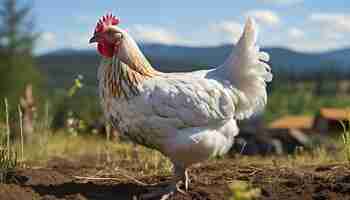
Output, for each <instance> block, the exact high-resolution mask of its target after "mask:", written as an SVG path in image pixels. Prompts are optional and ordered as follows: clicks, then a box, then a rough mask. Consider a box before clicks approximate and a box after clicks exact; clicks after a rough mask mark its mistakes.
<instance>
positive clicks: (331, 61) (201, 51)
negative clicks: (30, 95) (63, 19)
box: [38, 44, 350, 88]
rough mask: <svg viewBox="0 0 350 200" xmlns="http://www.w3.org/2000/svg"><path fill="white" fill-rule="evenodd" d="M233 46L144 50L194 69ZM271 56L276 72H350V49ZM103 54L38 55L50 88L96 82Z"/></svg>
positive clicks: (175, 67)
mask: <svg viewBox="0 0 350 200" xmlns="http://www.w3.org/2000/svg"><path fill="white" fill-rule="evenodd" d="M232 48H233V46H232V45H222V46H217V47H184V46H176V45H163V44H141V50H142V51H143V52H144V54H145V55H146V56H147V57H148V58H149V59H150V61H151V63H152V64H153V65H154V66H155V68H157V69H158V70H160V71H165V72H171V71H177V72H178V71H192V70H197V69H203V68H204V69H205V68H210V67H211V66H218V65H220V64H221V63H223V62H224V60H225V59H226V58H227V56H228V55H229V54H230V52H231V50H232ZM263 50H264V51H267V52H268V53H269V54H270V56H271V61H270V64H271V66H272V69H273V71H274V72H275V74H277V75H279V74H282V73H283V74H288V73H289V74H294V75H295V76H297V78H305V79H310V78H314V77H315V76H316V75H317V74H319V73H328V72H330V71H331V72H333V73H337V74H338V76H347V77H349V75H350V49H341V50H336V51H330V52H325V53H301V52H296V51H292V50H289V49H285V48H265V49H263ZM99 60H100V58H99V56H98V55H97V54H96V51H95V50H74V49H61V50H57V51H54V52H50V53H48V54H44V55H41V56H39V57H38V64H39V67H40V69H41V70H42V71H43V72H44V73H46V74H47V75H48V77H49V78H48V79H49V87H54V88H57V87H59V88H61V87H68V86H69V85H71V83H72V80H73V79H74V77H75V76H76V75H77V74H82V75H84V77H85V80H84V82H85V83H86V84H87V85H92V86H95V85H96V70H97V66H98V64H99Z"/></svg>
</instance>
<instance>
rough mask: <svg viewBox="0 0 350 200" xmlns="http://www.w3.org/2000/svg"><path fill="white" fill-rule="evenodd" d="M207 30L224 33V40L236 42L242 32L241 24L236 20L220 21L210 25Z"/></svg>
mask: <svg viewBox="0 0 350 200" xmlns="http://www.w3.org/2000/svg"><path fill="white" fill-rule="evenodd" d="M209 30H210V31H213V32H221V33H224V37H225V41H232V40H233V41H234V42H237V41H238V39H239V37H240V36H241V34H242V32H243V26H242V24H240V23H238V22H236V21H222V22H219V23H216V24H212V25H210V26H209Z"/></svg>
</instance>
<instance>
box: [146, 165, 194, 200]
mask: <svg viewBox="0 0 350 200" xmlns="http://www.w3.org/2000/svg"><path fill="white" fill-rule="evenodd" d="M183 180H184V181H185V185H187V186H186V187H187V188H188V175H187V171H185V168H184V167H181V166H179V165H174V178H173V180H172V182H171V183H170V184H169V185H168V186H167V187H165V188H160V189H158V190H156V191H153V192H150V193H146V194H143V195H141V199H142V200H151V199H154V198H160V199H161V200H166V199H168V198H170V196H172V195H174V194H175V193H176V192H180V193H182V194H185V193H186V192H185V191H183V190H182V189H180V188H179V183H181V181H183ZM186 190H187V189H186Z"/></svg>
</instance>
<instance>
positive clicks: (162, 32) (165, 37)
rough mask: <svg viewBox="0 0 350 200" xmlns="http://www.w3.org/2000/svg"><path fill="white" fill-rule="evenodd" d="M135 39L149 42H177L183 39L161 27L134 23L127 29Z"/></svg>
mask: <svg viewBox="0 0 350 200" xmlns="http://www.w3.org/2000/svg"><path fill="white" fill-rule="evenodd" d="M128 31H129V32H131V34H132V35H133V36H134V37H135V39H136V40H139V41H142V42H149V43H162V44H177V43H182V42H183V40H182V39H180V38H179V36H177V35H176V33H174V32H171V31H169V30H167V29H165V28H163V27H156V26H153V25H143V24H136V25H134V26H132V27H130V28H129V29H128Z"/></svg>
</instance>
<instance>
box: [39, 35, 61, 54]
mask: <svg viewBox="0 0 350 200" xmlns="http://www.w3.org/2000/svg"><path fill="white" fill-rule="evenodd" d="M57 45H58V42H57V37H56V34H55V33H52V32H43V33H42V34H41V35H40V37H39V40H38V43H37V51H38V52H42V51H48V50H53V49H55V48H57Z"/></svg>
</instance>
